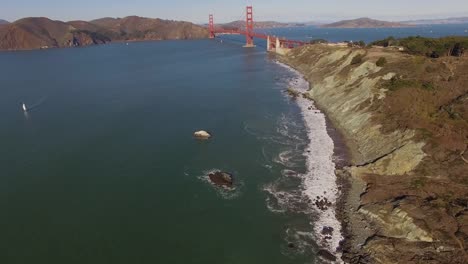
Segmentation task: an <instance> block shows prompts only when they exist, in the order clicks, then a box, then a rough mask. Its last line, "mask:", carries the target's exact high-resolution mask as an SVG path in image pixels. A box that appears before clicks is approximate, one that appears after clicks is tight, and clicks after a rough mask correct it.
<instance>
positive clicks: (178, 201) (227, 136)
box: [0, 27, 458, 264]
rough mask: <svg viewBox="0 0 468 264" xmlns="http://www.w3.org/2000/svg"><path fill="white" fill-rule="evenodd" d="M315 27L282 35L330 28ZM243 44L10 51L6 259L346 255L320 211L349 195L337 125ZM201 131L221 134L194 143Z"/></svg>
mask: <svg viewBox="0 0 468 264" xmlns="http://www.w3.org/2000/svg"><path fill="white" fill-rule="evenodd" d="M425 29H426V28H424V30H425ZM311 30H312V31H311V32H312V33H310V32H305V31H307V28H298V29H279V30H278V31H276V35H281V34H283V33H284V35H286V34H290V36H291V37H294V38H299V39H307V38H308V37H309V33H310V34H311V35H318V34H315V33H313V32H315V31H313V30H319V31H320V32H322V29H311ZM395 30H398V29H395ZM412 30H416V29H414V28H413V29H412ZM421 30H423V29H421ZM457 30H458V27H454V28H452V31H450V30H446V31H445V32H446V34H447V35H452V34H455V32H458V31H457ZM352 32H353V30H348V31H347V30H344V31H343V32H341V31H336V32H335V33H334V34H333V37H330V38H329V39H330V40H333V39H336V40H342V39H343V38H344V39H349V37H348V34H351V33H352ZM363 32H367V33H365V34H364V33H363V34H364V35H365V36H367V37H368V39H374V38H380V35H378V34H377V35H376V33H375V32H374V31H372V30H367V31H365V30H364V31H363ZM376 32H378V31H376ZM391 33H392V35H396V34H393V33H394V32H391ZM358 39H364V38H358ZM242 40H243V39H242V37H240V36H223V42H220V41H219V40H198V41H164V42H141V43H130V45H128V46H127V45H124V44H122V43H115V44H110V45H104V46H94V47H87V48H76V49H54V50H43V51H27V52H4V53H0V113H1V114H0V126H1V129H0V143H1V144H0V146H1V148H0V211H1V212H2V216H1V217H0V231H1V234H2V235H1V236H0V263H8V264H10V263H11V264H14V263H48V264H50V263H243V264H249V263H271V264H273V263H316V262H317V261H318V258H317V257H316V252H317V250H318V249H319V248H326V249H328V250H330V251H331V252H333V253H335V251H336V247H337V245H338V242H339V240H340V239H341V234H340V233H339V232H338V229H339V223H338V222H337V221H336V218H335V217H334V214H333V212H334V207H333V206H330V207H329V208H327V209H326V210H324V211H322V210H318V209H317V208H316V207H315V206H314V201H315V200H316V196H320V197H321V198H324V197H325V198H327V199H328V200H329V201H331V202H332V203H333V202H334V201H335V200H336V198H337V196H338V195H339V192H338V189H337V186H336V183H335V182H334V173H333V170H334V168H335V166H336V165H335V162H336V160H337V159H338V158H339V157H337V156H336V153H333V147H334V146H333V141H332V140H331V138H330V137H329V135H328V134H327V133H326V132H327V131H326V130H327V128H326V123H325V117H324V116H323V114H322V113H320V111H319V110H317V109H315V106H314V105H313V102H309V101H306V100H304V99H300V98H299V99H297V100H292V99H291V98H289V97H288V96H287V95H286V93H285V90H286V89H287V88H288V87H294V88H295V89H298V90H306V89H308V84H307V83H306V82H305V81H304V80H303V78H302V77H301V76H300V75H299V74H298V73H297V72H294V71H292V70H291V69H289V68H287V67H285V66H284V65H281V64H279V63H277V62H276V61H275V57H274V56H270V55H268V54H267V53H266V52H265V51H264V43H263V42H261V41H259V42H257V43H258V47H257V48H256V49H243V48H241V44H242ZM364 40H366V39H364ZM22 102H25V103H26V105H27V106H28V107H29V109H30V111H28V112H27V113H24V112H23V111H22V110H21V103H22ZM200 129H205V130H208V131H210V132H212V133H213V136H214V137H213V138H212V139H211V140H209V141H204V142H200V141H197V140H195V139H194V138H193V137H192V134H193V132H194V131H196V130H200ZM214 169H220V170H225V171H228V172H231V173H233V175H234V177H235V188H234V189H233V190H225V189H220V188H217V187H215V186H213V185H212V184H210V183H209V181H208V180H207V179H206V175H207V173H209V172H210V171H212V170H214ZM325 191H326V193H324V192H325ZM324 226H330V227H333V228H334V232H333V234H332V235H331V236H330V237H324V236H322V235H321V234H320V233H321V231H322V229H323V227H324ZM337 255H339V252H337Z"/></svg>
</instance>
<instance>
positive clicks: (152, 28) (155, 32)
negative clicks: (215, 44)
mask: <svg viewBox="0 0 468 264" xmlns="http://www.w3.org/2000/svg"><path fill="white" fill-rule="evenodd" d="M90 23H91V24H94V25H97V26H99V27H101V28H103V29H106V30H108V31H110V32H113V34H117V35H113V37H112V38H113V39H116V40H166V39H197V38H206V37H208V31H207V30H206V28H203V27H201V26H197V25H195V24H192V23H189V22H179V21H172V20H162V19H158V18H156V19H152V18H144V17H137V16H129V17H125V18H101V19H97V20H93V21H90Z"/></svg>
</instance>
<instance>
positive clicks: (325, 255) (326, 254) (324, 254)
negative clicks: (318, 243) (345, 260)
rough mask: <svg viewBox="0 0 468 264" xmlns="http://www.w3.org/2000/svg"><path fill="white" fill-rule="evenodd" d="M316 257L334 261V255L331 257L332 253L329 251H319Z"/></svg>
mask: <svg viewBox="0 0 468 264" xmlns="http://www.w3.org/2000/svg"><path fill="white" fill-rule="evenodd" d="M317 255H319V256H320V257H322V258H324V259H326V260H329V261H336V257H335V255H333V254H332V253H330V251H328V250H325V249H321V250H319V252H318V253H317Z"/></svg>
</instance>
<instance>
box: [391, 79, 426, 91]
mask: <svg viewBox="0 0 468 264" xmlns="http://www.w3.org/2000/svg"><path fill="white" fill-rule="evenodd" d="M383 86H384V87H385V88H387V89H389V90H390V91H396V90H398V89H401V88H405V87H417V86H419V84H418V82H417V81H413V80H405V79H401V78H398V77H396V76H394V77H393V78H392V79H390V80H389V81H387V82H385V83H384V84H383Z"/></svg>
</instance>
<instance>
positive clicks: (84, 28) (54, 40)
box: [0, 16, 208, 50]
mask: <svg viewBox="0 0 468 264" xmlns="http://www.w3.org/2000/svg"><path fill="white" fill-rule="evenodd" d="M206 37H208V31H207V29H206V28H204V27H201V26H197V25H195V24H192V23H189V22H181V21H171V20H162V19H152V18H144V17H137V16H130V17H125V18H102V19H97V20H93V21H90V22H87V21H70V22H62V21H55V20H50V19H48V18H45V17H32V18H23V19H20V20H17V21H15V22H13V23H10V24H5V25H2V26H1V27H0V50H28V49H40V48H60V47H73V46H87V45H93V44H103V43H107V42H110V41H138V40H165V39H196V38H206Z"/></svg>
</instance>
